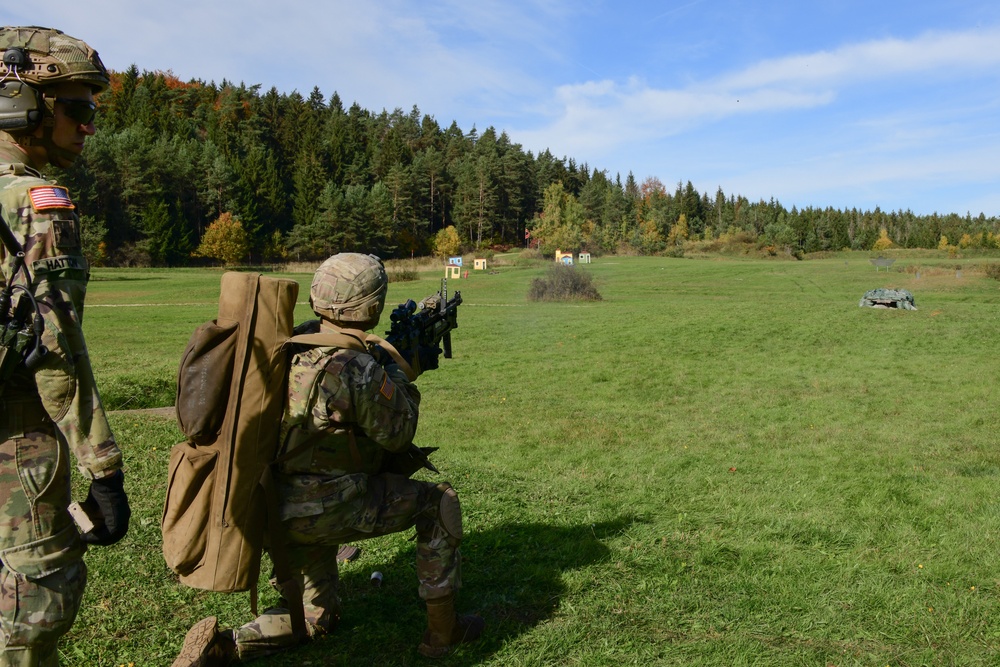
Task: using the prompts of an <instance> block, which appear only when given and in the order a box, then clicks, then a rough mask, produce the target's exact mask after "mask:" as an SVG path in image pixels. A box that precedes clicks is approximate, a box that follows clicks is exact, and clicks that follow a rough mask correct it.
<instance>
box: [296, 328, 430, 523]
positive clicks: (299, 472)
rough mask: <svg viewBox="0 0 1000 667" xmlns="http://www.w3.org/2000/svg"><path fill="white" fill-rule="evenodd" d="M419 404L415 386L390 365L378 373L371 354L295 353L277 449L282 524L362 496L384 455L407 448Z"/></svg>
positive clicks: (335, 350) (314, 350) (325, 350)
mask: <svg viewBox="0 0 1000 667" xmlns="http://www.w3.org/2000/svg"><path fill="white" fill-rule="evenodd" d="M419 405H420V392H419V391H418V390H417V387H416V385H414V384H412V383H411V382H410V381H409V380H407V378H406V375H405V374H404V373H403V371H402V370H401V369H400V368H399V367H398V366H396V365H395V364H390V365H388V366H386V367H385V368H383V367H382V366H381V365H379V364H378V362H376V361H375V359H374V358H373V357H372V356H371V355H370V354H367V353H365V352H359V351H357V350H346V349H339V348H332V347H313V348H306V349H304V350H301V351H299V352H298V354H295V355H294V356H293V358H292V364H291V370H290V372H289V376H288V405H287V407H286V410H285V417H284V420H283V422H282V428H281V433H282V436H281V437H282V448H281V451H282V453H283V454H286V455H287V454H291V456H290V457H289V458H288V459H287V460H285V461H284V462H283V463H282V464H281V470H280V474H279V484H280V486H281V489H282V497H283V507H282V515H283V518H289V517H291V516H312V515H314V514H318V513H320V512H322V511H323V500H326V501H327V502H330V501H331V500H334V501H336V500H349V499H350V497H353V495H356V494H359V493H363V491H364V488H365V487H366V478H367V476H368V475H370V474H374V473H377V472H378V471H379V468H380V467H381V464H382V456H383V452H384V451H385V450H389V451H403V450H405V449H407V448H408V447H409V446H410V444H411V443H412V442H413V436H414V434H415V433H416V430H417V417H418V408H419ZM296 451H298V452H299V453H298V454H296V453H295V452H296ZM349 496H350V497H349Z"/></svg>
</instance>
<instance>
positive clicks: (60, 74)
mask: <svg viewBox="0 0 1000 667" xmlns="http://www.w3.org/2000/svg"><path fill="white" fill-rule="evenodd" d="M65 83H80V84H83V85H85V86H88V87H89V88H90V89H91V90H92V91H93V92H94V93H95V94H97V93H100V92H102V91H104V90H105V89H107V87H108V86H109V85H110V83H111V80H110V78H109V76H108V70H107V69H106V68H105V67H104V63H102V62H101V58H100V56H98V55H97V51H95V50H94V49H92V48H91V47H90V46H88V45H87V43H86V42H83V41H81V40H79V39H76V38H75V37H70V36H69V35H67V34H65V33H63V32H62V31H61V30H55V29H53V28H42V27H39V26H22V27H15V26H5V27H3V28H0V137H2V138H6V139H8V140H10V141H13V142H15V143H19V144H21V145H22V146H31V145H41V146H44V147H45V148H46V149H48V150H49V152H50V153H51V154H53V156H58V157H62V158H64V159H65V160H67V161H69V162H72V161H73V160H74V159H76V157H77V156H76V154H75V153H71V152H69V151H63V150H61V149H59V148H57V147H56V146H55V145H54V144H53V143H52V127H53V125H54V124H55V109H54V107H55V102H56V96H55V94H54V93H52V92H51V90H52V87H53V86H57V85H59V84H65ZM93 108H94V107H93V104H92V103H91V117H92V114H93ZM88 122H89V121H88ZM39 126H41V127H43V128H44V131H43V136H42V137H36V136H33V135H34V133H35V130H36V129H37V128H38V127H39ZM4 134H6V136H3V135H4ZM50 157H51V156H50Z"/></svg>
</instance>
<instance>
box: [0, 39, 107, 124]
mask: <svg viewBox="0 0 1000 667" xmlns="http://www.w3.org/2000/svg"><path fill="white" fill-rule="evenodd" d="M3 64H4V65H5V66H6V68H7V72H6V74H4V77H3V79H0V131H4V132H18V133H30V132H33V131H34V130H35V128H37V127H38V126H39V125H40V124H41V122H42V119H43V118H44V117H45V100H44V98H43V97H42V93H41V92H40V91H38V90H36V89H35V88H33V87H32V86H29V85H28V84H27V83H25V82H24V81H22V80H21V77H20V76H19V75H18V70H23V69H28V68H30V67H31V66H32V64H31V59H30V58H29V57H28V54H27V53H25V52H24V49H22V48H21V47H19V46H17V47H13V48H10V49H7V50H6V51H4V53H3ZM91 120H93V118H91Z"/></svg>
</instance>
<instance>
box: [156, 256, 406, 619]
mask: <svg viewBox="0 0 1000 667" xmlns="http://www.w3.org/2000/svg"><path fill="white" fill-rule="evenodd" d="M298 288H299V286H298V283H296V282H295V281H293V280H287V279H277V278H269V277H265V276H261V275H260V274H248V273H237V272H227V273H225V274H223V276H222V285H221V293H220V297H219V315H218V317H217V318H216V319H214V320H211V321H209V322H206V323H204V324H202V325H201V326H199V327H198V328H197V329H195V331H194V333H193V334H192V335H191V339H190V341H189V342H188V345H187V347H186V348H185V350H184V354H183V355H182V357H181V362H180V367H179V369H178V375H177V402H176V411H177V422H178V425H179V426H180V428H181V431H182V432H183V433H184V435H185V436H186V437H187V440H185V441H184V442H181V443H178V444H176V445H174V447H173V449H172V450H171V454H170V465H169V470H168V475H167V493H166V499H165V501H164V506H163V515H162V517H161V522H160V529H161V532H162V534H163V556H164V559H165V560H166V562H167V566H168V567H170V569H171V570H173V571H174V572H175V573H177V574H178V575H179V577H180V581H181V583H182V584H185V585H187V586H191V587H192V588H200V589H204V590H210V591H218V592H237V591H246V590H249V591H250V593H251V607H252V609H253V613H254V615H256V614H257V587H256V584H257V580H258V578H259V576H260V564H261V556H262V552H263V549H264V547H265V546H266V547H267V549H268V553H269V555H270V556H271V560H272V562H273V564H274V571H275V572H274V573H275V577H276V578H277V581H278V587H279V589H280V590H281V592H282V595H283V597H284V598H285V599H286V600H287V601H288V603H289V613H290V615H291V620H292V627H293V630H294V631H295V633H296V634H297V636H299V637H300V638H304V637H305V636H306V630H305V624H304V620H303V609H302V603H301V601H302V591H301V589H300V588H299V587H298V584H297V583H296V582H295V581H294V578H293V577H292V573H291V571H290V568H289V567H288V563H287V555H286V553H285V549H284V545H285V540H284V529H283V525H282V523H281V520H280V518H279V516H278V504H279V499H278V495H277V489H276V487H275V483H274V478H273V474H272V467H273V466H274V464H276V463H279V462H280V461H282V460H284V459H286V458H290V457H291V456H294V455H296V454H298V453H299V452H300V451H301V450H302V449H305V448H306V447H308V446H311V445H312V444H314V443H315V441H313V442H307V443H305V444H303V445H299V446H296V447H295V448H294V449H293V450H292V451H288V452H284V453H282V454H280V456H279V453H280V452H279V450H280V442H279V440H280V437H281V423H282V416H283V412H284V407H285V403H286V395H287V381H288V373H289V370H290V361H291V350H290V348H291V346H292V345H306V346H336V347H342V348H349V349H355V350H359V351H367V350H368V349H369V348H368V345H370V344H380V345H382V346H383V347H384V349H385V350H386V352H388V353H389V354H390V355H391V356H392V357H393V358H394V359H395V360H396V363H398V364H401V365H402V367H404V368H405V370H406V372H407V373H412V371H411V370H410V368H409V366H408V365H405V364H406V362H405V361H404V360H403V359H402V357H401V356H400V354H399V352H398V351H397V350H396V349H395V348H394V347H393V346H392V345H391V344H389V343H387V342H386V341H384V340H383V339H381V338H379V337H378V336H374V335H372V334H362V335H361V336H358V335H357V334H358V332H353V333H349V332H345V331H339V330H338V331H333V332H323V333H314V334H303V335H298V336H293V319H294V310H295V302H296V298H297V296H298ZM416 467H419V465H418V466H416ZM416 467H414V469H416ZM296 601H297V602H298V603H297V604H296Z"/></svg>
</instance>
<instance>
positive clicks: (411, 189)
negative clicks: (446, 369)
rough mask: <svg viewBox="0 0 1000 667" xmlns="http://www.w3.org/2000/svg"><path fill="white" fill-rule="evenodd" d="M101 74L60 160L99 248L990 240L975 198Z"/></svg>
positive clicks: (170, 250) (96, 255) (288, 254)
mask: <svg viewBox="0 0 1000 667" xmlns="http://www.w3.org/2000/svg"><path fill="white" fill-rule="evenodd" d="M111 78H112V84H111V87H110V89H109V90H108V91H107V92H105V93H104V94H102V95H101V96H100V98H99V109H98V120H97V125H98V128H99V129H98V132H97V134H96V135H95V136H94V137H91V138H90V139H89V140H88V142H87V145H86V148H85V150H84V153H83V159H81V160H78V161H77V163H76V164H74V166H73V167H72V168H70V169H69V170H68V171H67V172H65V173H63V174H61V175H60V178H62V179H63V180H64V182H65V183H66V184H67V185H68V186H69V187H70V189H71V193H72V195H73V197H74V198H75V199H76V201H77V204H78V205H79V208H80V210H81V211H82V222H83V235H84V244H85V250H86V252H87V253H88V255H89V256H90V257H91V259H92V261H94V262H95V263H98V264H100V263H105V264H112V265H123V266H136V265H156V266H178V265H184V264H188V263H190V262H192V261H197V260H194V259H193V258H194V257H197V256H198V255H206V254H208V255H211V252H208V251H206V250H205V247H206V246H205V245H203V244H204V242H205V240H206V233H207V232H208V230H209V229H210V228H212V226H213V224H215V225H216V228H215V230H214V231H216V232H217V233H216V236H218V234H221V233H222V231H221V230H223V229H225V230H229V229H232V228H233V227H237V228H238V229H239V232H240V235H241V236H240V239H241V241H240V245H239V248H240V250H239V252H240V253H245V259H244V261H247V262H250V263H254V262H273V261H281V260H315V259H321V258H324V257H327V256H329V255H330V254H333V253H335V252H339V251H345V250H350V251H358V252H372V253H375V254H378V255H379V256H381V257H386V258H390V257H411V256H419V255H426V254H429V253H432V252H434V251H435V248H436V241H439V240H440V239H441V238H445V237H447V238H449V239H452V240H453V239H454V238H455V236H457V238H458V240H459V243H460V246H461V247H462V248H463V249H470V250H471V249H484V248H490V247H497V246H504V247H508V246H514V245H523V244H525V243H531V244H533V245H535V246H537V247H539V248H540V249H541V250H542V251H543V253H550V252H552V251H553V250H554V249H555V248H556V247H561V248H562V249H563V250H589V251H592V252H598V253H615V252H627V253H641V254H654V253H670V252H673V251H674V250H675V249H676V248H677V247H679V246H680V245H681V244H683V243H684V242H687V241H689V240H695V239H697V240H712V239H718V238H734V237H739V238H743V239H745V240H748V241H752V242H755V243H758V244H767V245H772V246H776V247H784V248H788V249H791V250H794V251H802V252H815V251H823V250H840V249H843V248H852V249H871V248H872V247H874V246H875V244H876V243H882V246H883V247H884V246H885V245H886V244H887V243H888V244H894V245H899V246H902V247H909V248H930V247H939V246H940V245H941V243H942V237H946V238H947V239H952V241H951V243H958V242H960V240H961V242H963V243H965V244H967V245H980V246H995V245H996V244H997V233H998V228H997V219H996V218H995V217H991V218H986V217H985V216H984V215H983V214H980V215H979V216H978V217H976V218H973V217H972V216H971V215H969V214H966V215H965V216H959V215H957V214H954V213H951V214H945V215H938V214H934V215H930V216H917V215H914V214H913V213H912V212H910V211H894V212H883V211H881V210H879V209H878V208H876V209H875V210H874V211H869V210H865V211H860V210H856V209H851V210H839V209H833V208H826V209H814V208H805V209H801V210H800V209H797V208H795V207H792V208H791V209H790V210H789V209H786V208H785V207H784V206H782V205H781V204H780V203H779V202H777V201H775V200H773V199H772V200H770V201H763V200H761V201H749V200H748V199H747V198H745V197H743V196H740V195H736V194H730V195H727V194H725V193H724V192H723V191H722V190H721V188H720V189H719V190H718V191H717V192H716V193H715V194H714V196H710V195H709V194H707V193H699V192H698V191H697V190H696V189H695V188H694V187H693V185H692V184H691V183H690V182H687V183H680V182H679V183H677V185H676V188H674V189H673V190H672V191H670V190H668V189H667V188H666V187H665V186H664V185H663V184H662V183H661V182H660V181H659V180H658V179H657V178H655V177H649V178H646V179H645V180H643V181H642V183H638V182H637V181H636V179H635V177H634V176H633V175H632V174H631V173H629V174H628V175H627V176H626V177H625V178H624V180H623V179H622V177H621V175H620V174H616V175H615V176H614V177H612V176H610V175H609V174H608V173H607V171H606V170H600V169H597V168H591V167H590V166H589V165H587V164H586V163H582V164H578V163H577V162H576V161H575V160H574V159H573V158H570V157H563V158H557V157H555V156H554V155H553V154H552V153H551V152H550V151H548V150H546V151H543V152H540V153H538V154H537V155H535V154H533V153H532V152H531V151H526V150H524V148H523V147H522V146H521V145H520V144H517V143H514V142H512V141H511V139H510V137H508V136H507V134H506V133H505V132H503V131H499V132H498V131H497V130H496V129H494V128H493V127H489V128H487V129H486V130H483V131H481V132H480V131H478V130H477V129H476V128H475V127H473V128H471V129H470V130H468V131H465V130H463V129H462V128H460V127H459V126H458V125H457V123H456V122H454V121H452V123H451V124H450V125H448V126H447V127H442V126H441V125H440V124H439V123H438V122H437V120H435V119H434V118H433V117H432V116H429V115H424V114H421V113H420V111H419V109H418V108H417V107H416V106H414V107H413V108H412V109H411V110H410V111H409V112H408V113H407V112H404V111H402V110H401V109H395V110H394V111H392V112H389V111H386V110H383V111H381V112H378V113H376V112H372V111H369V110H367V109H363V108H362V107H361V106H360V105H358V104H357V103H354V104H352V105H351V106H349V107H346V108H345V106H344V104H343V101H342V100H341V99H340V97H339V95H337V94H336V93H334V94H333V95H332V96H330V97H329V98H326V97H324V95H323V94H322V93H321V92H320V90H319V89H318V88H314V89H313V90H312V92H311V93H310V94H309V95H308V96H303V95H301V94H300V93H298V92H292V93H287V94H286V93H280V92H278V90H277V89H275V88H271V89H270V90H268V91H266V92H261V90H260V86H247V85H244V84H238V85H237V84H234V83H231V82H228V81H223V82H222V83H219V84H216V83H214V82H210V83H206V82H204V81H200V80H192V81H188V82H184V81H181V80H179V79H178V78H177V77H175V76H173V75H172V74H171V73H169V72H149V71H144V72H141V73H140V72H139V70H138V68H137V67H136V66H134V65H133V66H132V67H130V68H129V69H127V70H126V71H124V72H113V73H112V77H111ZM208 238H209V239H212V238H214V237H213V236H212V235H211V234H209V237H208ZM199 246H201V249H200V251H199Z"/></svg>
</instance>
